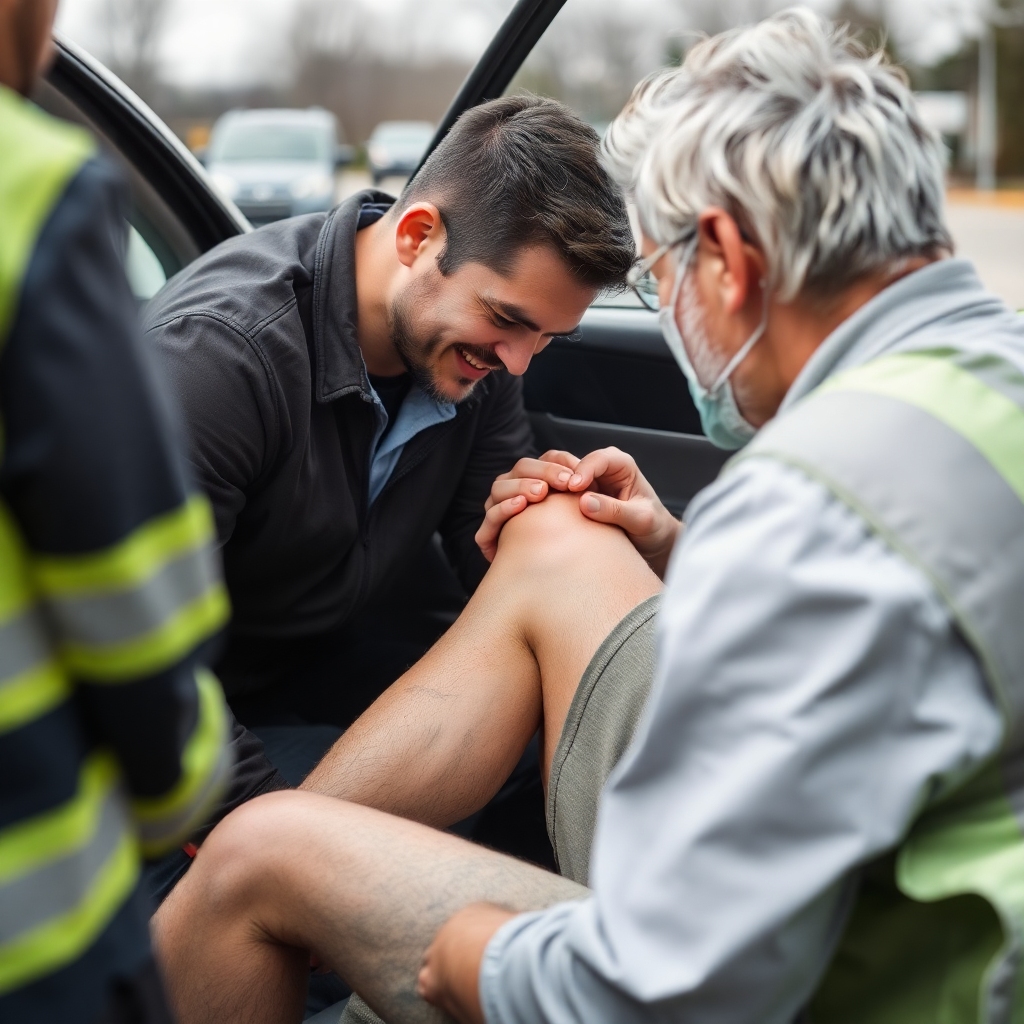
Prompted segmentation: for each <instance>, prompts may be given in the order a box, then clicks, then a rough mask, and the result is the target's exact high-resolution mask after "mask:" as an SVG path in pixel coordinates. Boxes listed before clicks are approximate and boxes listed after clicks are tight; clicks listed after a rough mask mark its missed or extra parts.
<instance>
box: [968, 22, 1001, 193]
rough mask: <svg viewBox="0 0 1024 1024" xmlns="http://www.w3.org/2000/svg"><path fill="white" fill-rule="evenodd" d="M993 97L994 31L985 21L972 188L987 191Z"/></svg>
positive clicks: (994, 129)
mask: <svg viewBox="0 0 1024 1024" xmlns="http://www.w3.org/2000/svg"><path fill="white" fill-rule="evenodd" d="M996 105H997V97H996V32H995V28H994V26H993V25H992V22H991V21H989V20H988V19H986V20H985V22H984V24H983V25H982V28H981V36H980V37H979V38H978V121H977V125H978V136H977V153H978V157H977V163H976V167H975V181H974V184H975V187H976V188H977V189H978V190H979V191H981V192H991V191H992V190H993V189H994V188H995V187H996V151H997V147H998V142H999V136H998V133H999V122H998V111H997V106H996Z"/></svg>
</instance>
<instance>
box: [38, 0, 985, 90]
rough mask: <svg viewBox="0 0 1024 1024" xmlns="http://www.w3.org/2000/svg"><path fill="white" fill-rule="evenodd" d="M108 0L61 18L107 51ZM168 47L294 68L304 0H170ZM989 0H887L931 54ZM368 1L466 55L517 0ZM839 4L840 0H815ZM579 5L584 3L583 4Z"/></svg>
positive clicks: (757, 3) (186, 76)
mask: <svg viewBox="0 0 1024 1024" xmlns="http://www.w3.org/2000/svg"><path fill="white" fill-rule="evenodd" d="M105 2H106V0H61V7H60V13H59V16H58V28H59V30H60V31H62V32H64V33H65V34H66V35H68V36H69V37H70V38H72V39H74V40H75V41H77V42H79V43H81V44H82V45H83V46H85V47H86V48H87V49H89V50H91V51H92V52H94V53H95V54H96V55H97V56H99V57H100V58H101V59H102V58H103V57H104V56H105V53H104V50H105V47H106V45H107V36H106V33H105V30H104V29H103V27H102V26H103V19H102V17H101V10H102V6H103V4H104V3H105ZM168 2H169V3H170V5H171V11H170V16H169V18H168V23H167V28H166V30H165V32H164V35H163V39H162V43H161V47H160V64H161V70H162V73H163V75H164V77H166V78H167V79H168V80H171V81H174V82H177V83H180V84H184V85H237V84H249V83H253V82H256V81H267V80H269V81H273V80H275V79H276V80H278V81H280V80H282V79H284V78H285V77H286V76H287V74H288V65H287V59H286V53H287V49H286V46H285V41H286V40H287V39H288V37H289V31H290V26H291V23H292V19H293V17H294V13H295V10H296V7H297V4H298V3H300V2H301V0H168ZM985 2H986V0H878V5H879V6H880V7H881V9H883V10H884V12H885V17H886V20H887V22H888V24H889V25H890V27H891V30H892V33H893V36H894V38H895V41H896V42H897V44H898V45H899V46H900V49H901V51H902V52H904V53H906V54H908V55H909V56H911V57H912V58H914V59H917V60H919V61H921V62H923V63H928V62H931V61H933V60H935V59H937V58H938V57H941V56H943V55H944V54H945V53H949V52H952V51H953V50H955V49H956V48H957V47H958V46H959V45H960V42H961V41H962V39H963V38H964V37H965V35H972V34H974V32H975V31H976V28H977V11H978V9H979V8H980V7H981V6H982V5H983V4H984V3H985ZM339 3H348V4H350V5H355V6H357V7H359V6H361V7H362V10H361V11H360V12H359V17H360V19H362V18H365V22H366V25H367V27H368V28H369V30H370V31H369V35H370V38H371V39H372V40H375V41H376V44H377V45H380V46H381V47H382V48H384V49H388V50H391V51H392V52H393V53H395V54H396V55H400V54H413V55H415V56H417V57H419V58H420V59H422V58H424V57H429V56H431V55H459V56H461V57H464V58H469V59H474V58H475V57H477V56H479V54H480V53H481V52H482V51H483V49H484V47H485V46H486V44H487V41H488V40H489V39H490V38H491V36H492V35H493V33H494V31H495V29H496V28H497V26H498V24H499V23H500V21H501V18H502V17H503V15H504V14H505V13H506V12H507V11H508V9H510V8H511V6H512V0H339ZM569 4H571V5H572V7H573V8H574V9H582V8H587V9H588V10H589V9H593V10H595V11H600V10H602V9H606V10H614V11H616V12H618V16H620V17H621V16H622V13H623V12H624V11H627V12H629V14H630V15H632V14H633V13H635V14H636V16H637V17H642V18H643V19H644V21H645V22H648V23H649V24H650V25H651V30H652V32H664V31H665V26H666V25H675V24H676V23H678V28H679V29H680V30H683V29H686V28H688V27H691V25H690V24H688V22H692V15H693V12H695V11H697V10H699V9H700V8H701V7H702V6H703V8H704V9H707V4H708V0H692V2H691V3H689V4H688V3H687V0H569ZM784 5H785V4H784V3H775V2H773V0H715V4H714V7H715V9H716V11H718V12H721V11H723V10H724V11H726V12H727V13H728V14H730V15H734V16H735V19H738V20H747V19H749V17H750V14H751V12H755V11H758V10H760V11H764V10H770V9H775V8H777V7H780V6H784ZM811 6H814V7H816V8H817V9H819V10H824V11H826V12H829V11H831V10H834V9H835V7H836V6H837V3H836V2H835V0H812V3H811ZM574 13H576V14H577V15H578V14H580V13H582V11H581V10H575V11H574Z"/></svg>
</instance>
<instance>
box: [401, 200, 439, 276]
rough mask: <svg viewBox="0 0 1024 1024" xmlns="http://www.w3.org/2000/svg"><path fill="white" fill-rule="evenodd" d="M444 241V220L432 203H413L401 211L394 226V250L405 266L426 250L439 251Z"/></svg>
mask: <svg viewBox="0 0 1024 1024" xmlns="http://www.w3.org/2000/svg"><path fill="white" fill-rule="evenodd" d="M444 242H445V230H444V221H443V220H442V219H441V211H440V210H438V208H437V207H436V206H435V205H434V204H433V203H413V204H412V206H409V207H407V208H406V209H405V210H403V211H402V215H401V216H400V217H399V218H398V224H397V225H396V227H395V250H396V251H397V253H398V258H399V260H401V262H402V263H403V264H404V265H405V266H407V267H411V266H412V265H413V264H414V263H415V262H416V260H417V259H418V258H419V257H420V256H423V255H425V254H426V252H427V251H430V252H435V253H436V252H439V251H440V250H441V248H442V247H443V246H444Z"/></svg>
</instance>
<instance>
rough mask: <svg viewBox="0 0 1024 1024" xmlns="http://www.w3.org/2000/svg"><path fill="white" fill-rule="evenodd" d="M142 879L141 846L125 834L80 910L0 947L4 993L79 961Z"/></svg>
mask: <svg viewBox="0 0 1024 1024" xmlns="http://www.w3.org/2000/svg"><path fill="white" fill-rule="evenodd" d="M138 877H139V852H138V846H137V844H136V842H135V838H134V836H132V835H131V833H129V832H126V833H125V834H124V837H123V839H122V840H121V842H120V843H119V844H118V847H117V849H116V850H115V851H114V853H113V854H112V855H111V857H110V859H109V860H108V861H107V863H106V864H105V865H104V866H103V868H102V869H101V871H100V873H99V874H98V875H97V876H96V878H95V879H94V880H93V883H92V885H91V886H90V888H89V891H88V893H86V895H85V898H84V899H83V900H82V901H81V903H79V904H78V906H76V907H75V908H74V909H73V910H71V911H69V912H68V913H67V914H62V915H61V916H60V917H56V918H52V919H51V920H49V921H47V922H45V923H44V924H41V925H39V926H38V927H37V928H34V929H32V931H30V932H27V933H25V934H24V935H22V936H20V937H19V938H18V939H17V940H16V941H14V942H11V943H8V944H7V945H5V946H2V947H0V994H2V993H3V992H7V991H9V990H11V989H13V988H17V987H20V986H22V985H25V984H28V983H29V982H30V981H33V980H34V979H35V978H39V977H41V976H43V975H45V974H49V973H50V972H51V971H54V970H56V969H57V968H59V967H62V966H63V965H64V964H67V963H70V962H71V961H73V960H76V959H78V957H79V956H81V954H82V953H84V952H85V950H86V949H88V947H89V946H90V945H92V943H93V941H94V940H95V939H96V937H97V936H98V935H99V934H100V933H101V932H102V931H103V929H104V928H105V927H106V926H107V925H108V924H109V923H110V921H111V919H112V918H113V917H114V915H115V914H116V913H117V911H118V910H119V909H120V908H121V906H122V905H123V904H124V901H125V900H126V899H127V898H128V896H129V894H130V893H131V891H132V889H134V888H135V883H136V881H137V880H138Z"/></svg>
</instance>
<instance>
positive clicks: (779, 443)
mask: <svg viewBox="0 0 1024 1024" xmlns="http://www.w3.org/2000/svg"><path fill="white" fill-rule="evenodd" d="M759 458H769V459H775V460H779V461H781V462H783V463H785V464H788V465H790V466H794V467H796V468H798V469H800V470H801V471H803V472H804V473H806V474H807V475H808V476H810V477H811V478H812V479H815V480H818V481H819V482H820V483H822V484H823V485H824V486H825V487H826V488H828V489H829V490H830V491H831V492H832V493H833V494H834V495H835V496H836V497H837V498H838V499H840V500H841V501H843V502H844V503H845V504H846V505H847V506H848V507H850V508H851V509H852V510H853V511H855V512H856V513H857V514H859V515H860V516H861V517H862V518H863V520H864V521H866V522H867V524H868V525H869V526H870V527H871V528H872V529H873V530H874V531H876V532H877V534H878V535H879V536H881V537H882V538H883V539H884V540H885V541H886V542H887V543H888V544H889V545H890V547H891V548H892V549H893V550H894V551H896V552H897V553H899V554H900V555H901V556H902V557H903V558H905V559H906V561H907V562H909V563H910V564H911V565H913V566H915V567H917V569H918V570H920V571H921V572H922V573H924V575H925V576H926V577H927V578H928V580H929V581H930V582H931V584H932V586H933V587H934V588H935V591H936V592H937V593H938V594H939V595H940V596H941V598H942V600H943V601H944V603H945V605H946V607H947V609H948V612H949V614H950V616H951V618H952V620H953V621H954V622H955V623H956V626H957V627H958V629H959V631H960V633H961V634H962V636H963V637H964V638H965V640H966V642H967V643H968V645H969V646H970V648H971V649H972V651H973V653H974V654H975V656H976V657H977V659H978V661H979V663H980V665H981V667H982V670H983V672H984V675H985V678H986V680H987V682H988V684H989V686H990V687H991V690H992V693H993V694H994V695H995V696H996V698H997V699H998V701H999V704H1000V706H1001V710H1002V715H1003V720H1004V732H1005V737H1004V742H1003V745H1002V748H1001V751H1000V753H999V754H998V756H997V757H995V758H994V759H993V760H992V761H991V762H990V763H989V764H988V765H987V766H985V767H984V768H983V770H981V771H979V772H977V773H976V774H975V775H974V776H973V778H971V779H970V780H969V781H967V782H966V783H965V784H963V785H961V786H960V787H959V788H958V789H957V790H956V791H954V792H953V793H952V794H951V795H949V796H947V797H946V798H944V799H942V800H940V801H938V802H934V803H932V804H929V805H928V806H926V807H925V808H924V809H923V810H922V812H921V813H920V815H919V816H918V817H917V819H916V820H915V821H914V822H913V823H912V826H911V828H910V830H909V833H908V835H907V836H906V838H905V839H904V841H903V842H902V843H901V844H900V846H899V847H898V849H896V850H894V851H893V852H892V853H891V854H889V855H887V856H885V857H883V858H881V859H879V860H878V861H876V862H874V863H872V864H870V865H867V866H866V867H865V869H864V871H863V877H862V880H861V884H860V888H859V892H858V897H857V901H856V903H855V905H854V909H853V911H852V915H851V918H850V920H849V922H848V924H847V927H846V930H845V933H844V935H843V937H842V939H841V940H840V943H839V946H838V949H837V952H836V954H835V956H834V957H833V959H832V961H831V963H830V966H829V968H828V970H827V972H826V975H825V978H824V980H823V982H822V984H821V985H820V987H819V989H818V991H817V993H816V995H815V996H814V999H813V1000H812V1002H811V1004H810V1006H809V1007H808V1011H807V1015H806V1016H807V1019H808V1020H809V1021H810V1022H812V1024H926V1022H927V1024H974V1022H978V1024H1009V1022H1021V1021H1024V833H1022V823H1024V618H1022V616H1024V374H1022V373H1021V371H1020V370H1019V369H1017V368H1016V367H1014V366H1013V365H1011V364H1010V363H1008V362H1007V361H1006V360H1004V359H1002V358H1000V357H997V356H995V355H986V354H979V353H977V352H973V353H972V352H967V351H959V350H953V349H941V350H935V351H921V352H913V353H903V354H891V355H887V356H883V357H880V358H878V359H876V360H874V361H872V362H870V363H867V364H865V365H863V366H860V367H858V368H855V369H852V370H850V371H846V372H843V373H840V374H837V375H836V376H835V377H834V378H831V379H829V380H827V381H826V382H825V383H824V384H823V385H821V387H819V388H818V389H817V390H815V391H814V392H812V393H811V394H810V395H808V396H807V397H806V398H805V399H803V400H802V401H801V402H800V403H798V404H797V405H795V406H794V407H793V409H792V410H790V411H789V412H787V413H786V415H785V416H782V417H780V418H779V419H778V420H777V421H775V422H773V423H771V424H769V425H768V426H767V427H766V428H765V429H764V430H762V431H761V432H760V434H759V435H758V436H757V437H756V438H755V439H754V441H752V442H751V444H750V445H749V446H748V448H747V449H746V450H745V451H744V452H742V453H741V454H740V455H739V456H738V457H737V459H736V460H735V461H737V462H739V461H746V460H748V459H759Z"/></svg>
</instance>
